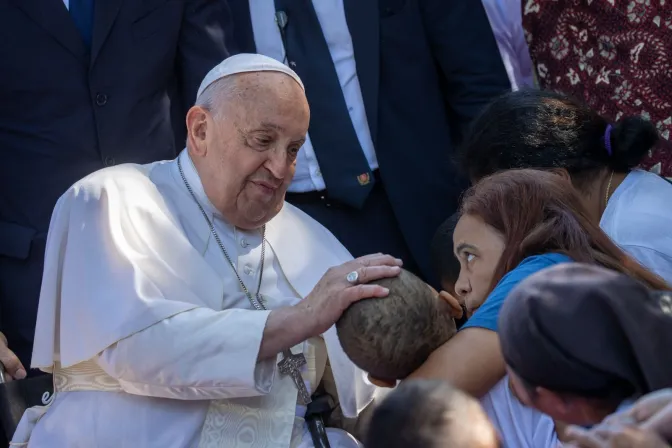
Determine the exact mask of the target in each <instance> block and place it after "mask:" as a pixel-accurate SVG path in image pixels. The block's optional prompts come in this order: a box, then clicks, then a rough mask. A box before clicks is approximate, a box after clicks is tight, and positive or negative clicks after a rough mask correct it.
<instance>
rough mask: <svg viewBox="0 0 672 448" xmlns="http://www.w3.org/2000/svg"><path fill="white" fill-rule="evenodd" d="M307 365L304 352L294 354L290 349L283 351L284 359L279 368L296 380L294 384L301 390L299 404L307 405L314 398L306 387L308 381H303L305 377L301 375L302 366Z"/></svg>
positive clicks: (282, 372)
mask: <svg viewBox="0 0 672 448" xmlns="http://www.w3.org/2000/svg"><path fill="white" fill-rule="evenodd" d="M305 365H306V357H305V356H303V353H299V354H298V355H295V354H293V353H292V352H291V351H289V350H285V351H283V352H282V361H280V362H279V363H278V370H279V371H280V373H281V374H283V375H289V376H291V377H292V380H293V381H294V385H296V388H297V389H298V390H299V404H302V405H304V406H305V405H307V404H308V403H310V402H311V401H312V400H311V399H310V393H309V392H308V389H306V383H304V382H303V377H302V376H301V370H300V369H301V367H302V366H305Z"/></svg>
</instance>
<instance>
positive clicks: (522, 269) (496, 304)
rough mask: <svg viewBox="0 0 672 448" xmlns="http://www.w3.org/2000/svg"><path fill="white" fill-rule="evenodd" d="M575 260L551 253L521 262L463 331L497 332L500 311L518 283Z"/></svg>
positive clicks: (503, 279) (500, 283)
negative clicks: (472, 328) (468, 329)
mask: <svg viewBox="0 0 672 448" xmlns="http://www.w3.org/2000/svg"><path fill="white" fill-rule="evenodd" d="M572 261H573V260H572V259H571V258H569V257H568V256H567V255H563V254H558V253H549V254H544V255H533V256H531V257H527V258H526V259H524V260H523V261H521V262H520V264H519V265H518V266H516V267H515V268H514V269H513V270H511V271H509V272H508V273H507V274H506V275H505V276H504V277H502V279H501V280H500V281H499V283H497V286H495V289H493V290H492V292H491V293H490V295H489V296H488V297H487V298H486V299H485V302H483V305H481V307H480V308H478V309H477V310H476V312H475V313H474V314H473V316H471V317H470V318H469V320H467V322H465V324H464V325H463V326H462V328H461V330H464V329H465V328H470V327H477V328H485V329H487V330H492V331H495V332H496V331H497V318H498V317H499V310H500V309H501V308H502V305H503V304H504V300H506V298H507V296H508V295H509V293H510V292H511V290H512V289H513V288H515V287H516V286H517V285H518V283H520V282H522V281H523V280H525V279H526V278H527V277H529V276H530V275H532V274H535V273H537V272H539V271H541V270H543V269H546V268H548V267H550V266H553V265H556V264H560V263H570V262H572Z"/></svg>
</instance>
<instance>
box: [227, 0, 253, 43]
mask: <svg viewBox="0 0 672 448" xmlns="http://www.w3.org/2000/svg"><path fill="white" fill-rule="evenodd" d="M228 4H229V8H231V17H234V18H235V20H234V21H233V38H234V41H235V42H234V45H232V47H233V48H229V50H230V51H231V54H236V53H256V52H257V45H256V43H255V42H254V30H253V29H252V16H251V14H250V0H229V1H228Z"/></svg>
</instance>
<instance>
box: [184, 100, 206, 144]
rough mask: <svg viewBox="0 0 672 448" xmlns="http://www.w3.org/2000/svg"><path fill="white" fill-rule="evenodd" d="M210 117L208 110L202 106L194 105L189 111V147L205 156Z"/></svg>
mask: <svg viewBox="0 0 672 448" xmlns="http://www.w3.org/2000/svg"><path fill="white" fill-rule="evenodd" d="M208 117H209V113H208V111H207V110H205V109H204V108H202V107H201V106H194V107H192V108H191V109H189V112H187V120H186V121H187V139H188V140H189V149H190V151H191V152H192V153H193V154H195V155H200V156H203V155H205V152H206V150H207V144H206V141H207V130H208Z"/></svg>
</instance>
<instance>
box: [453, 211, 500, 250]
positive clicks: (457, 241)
mask: <svg viewBox="0 0 672 448" xmlns="http://www.w3.org/2000/svg"><path fill="white" fill-rule="evenodd" d="M465 244H466V245H471V246H476V247H479V248H485V247H489V246H492V245H495V244H496V245H497V246H501V245H503V244H504V238H503V236H502V235H501V234H500V233H499V232H498V231H497V230H496V229H494V228H493V227H491V226H489V225H488V224H486V223H485V221H483V220H482V219H481V218H480V217H478V216H474V215H462V216H461V217H460V219H459V221H458V222H457V225H456V226H455V232H454V233H453V245H454V247H455V249H456V252H459V251H458V248H459V247H460V246H464V245H465Z"/></svg>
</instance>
